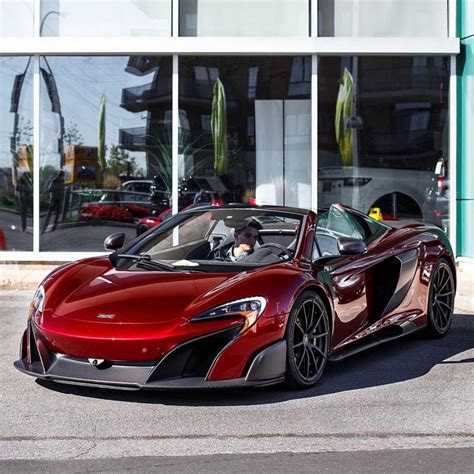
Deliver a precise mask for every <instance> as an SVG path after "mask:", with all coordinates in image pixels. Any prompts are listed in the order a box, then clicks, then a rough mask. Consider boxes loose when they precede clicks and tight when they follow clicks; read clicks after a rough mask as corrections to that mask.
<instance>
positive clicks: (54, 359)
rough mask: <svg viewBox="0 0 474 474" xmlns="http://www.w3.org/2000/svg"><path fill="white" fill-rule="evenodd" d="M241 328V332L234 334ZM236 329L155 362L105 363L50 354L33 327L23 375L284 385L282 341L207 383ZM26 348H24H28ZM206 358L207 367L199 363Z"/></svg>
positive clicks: (126, 384) (117, 382) (167, 386)
mask: <svg viewBox="0 0 474 474" xmlns="http://www.w3.org/2000/svg"><path fill="white" fill-rule="evenodd" d="M236 329H237V331H236ZM237 332H238V328H231V329H227V330H225V331H219V332H218V333H214V334H210V335H208V336H206V337H204V338H198V339H194V340H191V341H187V342H185V343H183V344H181V345H179V346H178V347H176V348H175V349H173V350H172V351H170V353H168V354H167V355H166V356H165V357H164V358H162V359H161V360H159V361H154V362H124V361H101V360H97V359H82V358H78V357H71V356H67V355H63V354H57V353H54V352H52V351H51V350H50V349H48V347H47V346H46V344H44V342H43V341H42V340H41V335H40V334H39V332H38V331H37V330H36V328H35V326H34V324H33V323H31V322H30V324H29V327H28V329H27V331H26V333H25V336H24V337H23V340H22V341H23V342H22V347H21V349H20V354H21V355H20V357H21V358H20V359H19V360H17V361H15V362H14V366H15V368H16V369H18V370H19V371H21V372H23V373H25V374H28V375H31V376H34V377H37V378H39V379H43V380H51V381H54V382H62V383H69V384H75V385H88V386H100V387H108V388H119V389H125V390H141V389H146V390H184V389H213V388H234V387H255V386H265V385H273V384H277V383H280V382H282V381H283V380H284V376H285V371H286V341H285V340H281V341H277V342H275V343H273V344H272V345H270V346H268V347H266V348H264V349H263V350H261V351H259V352H258V353H257V354H256V355H255V357H253V359H252V361H251V364H250V365H249V368H248V370H247V371H246V374H245V376H243V377H239V378H232V379H225V380H212V381H211V380H208V378H207V376H208V374H209V372H210V369H211V367H212V366H213V364H214V361H215V359H216V358H217V357H218V355H219V354H220V352H221V351H222V347H225V346H227V345H228V344H230V343H231V342H232V341H233V339H234V338H235V336H236V333H237ZM212 344H214V345H215V351H214V352H215V354H214V353H212V352H211V353H210V356H209V354H207V353H203V352H202V347H203V346H210V345H212ZM24 346H26V347H24ZM204 356H206V357H207V361H206V363H205V364H204V365H202V364H201V365H200V364H199V362H200V361H201V360H202V358H203V357H204Z"/></svg>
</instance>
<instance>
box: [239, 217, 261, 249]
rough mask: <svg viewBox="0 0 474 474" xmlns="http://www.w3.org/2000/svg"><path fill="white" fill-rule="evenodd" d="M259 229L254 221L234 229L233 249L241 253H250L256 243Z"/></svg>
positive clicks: (258, 225)
mask: <svg viewBox="0 0 474 474" xmlns="http://www.w3.org/2000/svg"><path fill="white" fill-rule="evenodd" d="M259 229H261V226H260V224H258V223H257V222H254V221H250V222H248V223H247V224H246V225H244V226H243V227H240V228H238V229H235V232H234V240H235V243H234V247H235V248H238V249H240V250H241V251H242V252H251V251H252V250H253V248H254V247H255V243H256V242H257V238H258V231H259Z"/></svg>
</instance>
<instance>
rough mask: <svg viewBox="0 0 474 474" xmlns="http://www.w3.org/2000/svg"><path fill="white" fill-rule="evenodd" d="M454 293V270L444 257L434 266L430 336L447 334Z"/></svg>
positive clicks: (431, 290)
mask: <svg viewBox="0 0 474 474" xmlns="http://www.w3.org/2000/svg"><path fill="white" fill-rule="evenodd" d="M454 295H455V284H454V276H453V272H452V270H451V267H450V266H449V264H448V262H447V261H446V260H445V259H444V258H442V259H440V260H439V261H438V263H437V264H436V266H435V267H434V270H433V275H432V277H431V283H430V290H429V296H428V325H427V328H426V330H427V333H428V335H429V336H432V337H443V336H445V335H446V334H447V332H448V330H449V328H450V326H451V322H452V318H453V311H454Z"/></svg>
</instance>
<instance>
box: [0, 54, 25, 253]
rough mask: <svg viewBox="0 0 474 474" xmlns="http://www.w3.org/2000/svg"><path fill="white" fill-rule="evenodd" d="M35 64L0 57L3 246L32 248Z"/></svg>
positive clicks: (0, 226) (0, 239) (0, 238)
mask: <svg viewBox="0 0 474 474" xmlns="http://www.w3.org/2000/svg"><path fill="white" fill-rule="evenodd" d="M32 216H33V64H32V58H31V57H0V231H1V233H0V250H33V223H32Z"/></svg>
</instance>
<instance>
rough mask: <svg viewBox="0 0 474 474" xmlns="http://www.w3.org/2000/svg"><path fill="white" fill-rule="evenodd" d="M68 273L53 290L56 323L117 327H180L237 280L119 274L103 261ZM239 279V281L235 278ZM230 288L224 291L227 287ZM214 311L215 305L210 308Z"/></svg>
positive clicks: (227, 276) (50, 303)
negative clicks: (67, 321) (68, 321)
mask: <svg viewBox="0 0 474 474" xmlns="http://www.w3.org/2000/svg"><path fill="white" fill-rule="evenodd" d="M70 273H71V272H66V274H63V275H61V276H60V277H59V280H61V281H56V282H55V285H54V287H53V288H49V289H48V290H47V297H46V302H45V305H46V309H47V310H48V311H50V312H51V313H52V314H53V315H54V317H55V318H67V319H74V320H80V321H84V322H91V323H92V322H94V323H98V322H109V323H114V324H145V323H158V322H160V323H165V324H166V323H167V322H168V323H170V322H174V323H176V321H177V320H179V319H182V320H187V319H189V318H190V317H192V316H195V315H196V314H197V312H198V311H199V309H200V307H202V306H203V304H204V301H203V297H204V296H205V295H207V294H209V296H210V297H209V298H208V300H207V301H210V302H211V304H212V300H213V299H214V298H215V296H214V298H213V295H217V294H218V293H221V292H222V291H223V290H224V288H225V287H226V286H227V285H225V283H226V281H228V280H231V279H233V277H235V274H232V273H226V274H207V273H196V272H166V271H143V270H136V271H131V270H119V269H116V268H114V267H113V266H112V265H107V264H106V265H104V262H103V261H96V262H89V263H88V264H83V265H81V268H79V269H77V271H76V272H75V274H74V275H73V276H72V275H70ZM234 279H235V278H234ZM223 284H224V285H223ZM206 306H207V307H209V304H207V305H206Z"/></svg>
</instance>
